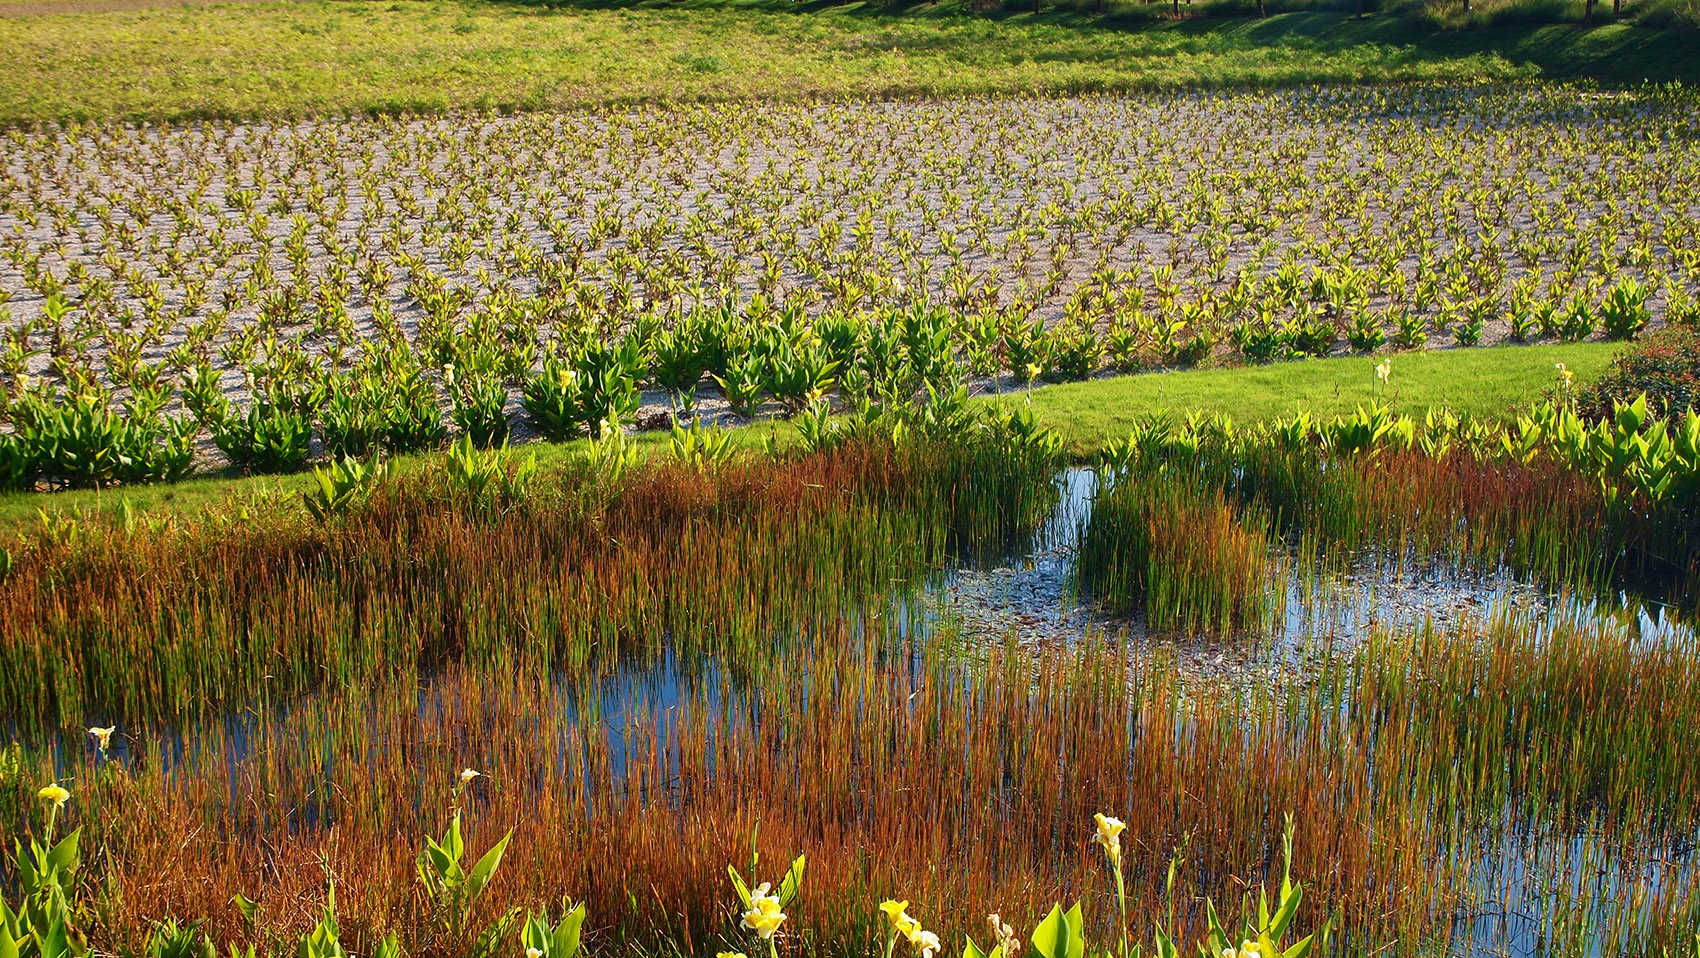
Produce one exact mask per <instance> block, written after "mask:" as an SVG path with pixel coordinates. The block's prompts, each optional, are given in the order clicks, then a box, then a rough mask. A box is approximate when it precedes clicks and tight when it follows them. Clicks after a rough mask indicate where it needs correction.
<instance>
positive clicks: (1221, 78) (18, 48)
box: [0, 0, 1700, 124]
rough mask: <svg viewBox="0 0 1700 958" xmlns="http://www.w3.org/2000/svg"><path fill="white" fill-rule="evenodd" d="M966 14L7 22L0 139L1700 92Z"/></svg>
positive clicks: (1527, 50) (736, 10) (1262, 34)
mask: <svg viewBox="0 0 1700 958" xmlns="http://www.w3.org/2000/svg"><path fill="white" fill-rule="evenodd" d="M954 2H955V0H952V3H951V4H945V5H941V6H938V7H931V6H922V7H918V8H914V9H912V10H909V12H888V11H886V10H885V8H869V7H866V6H864V5H863V4H860V3H852V4H847V5H844V6H825V5H820V4H817V3H812V2H811V3H799V4H787V3H773V2H772V0H749V2H739V0H730V2H719V3H711V4H709V5H707V6H704V5H701V4H700V3H696V2H692V0H685V2H683V3H666V4H662V3H659V2H654V0H645V2H638V3H633V4H628V5H623V6H614V7H598V8H591V7H562V6H555V5H552V4H542V3H539V4H514V3H492V2H485V0H460V2H457V0H399V2H372V0H309V2H303V3H290V4H261V5H222V6H210V7H207V6H202V7H175V8H163V9H148V10H139V11H127V12H111V11H107V12H98V13H67V14H42V15H34V16H25V17H16V18H11V19H0V31H3V33H4V35H5V36H6V42H5V43H0V123H5V124H19V123H31V122H36V121H44V120H63V119H85V120H86V119H112V118H118V119H125V120H174V119H190V118H208V117H255V116H293V115H305V114H321V115H323V114H332V115H335V114H342V113H349V112H440V111H443V110H449V109H464V108H471V109H495V110H513V109H536V108H562V107H578V106H589V105H598V104H609V103H628V102H636V101H652V100H702V99H716V100H724V99H735V98H745V97H768V96H802V97H810V96H836V95H845V94H849V95H873V96H895V95H906V94H960V93H1017V92H1040V93H1044V92H1069V91H1086V90H1130V89H1148V88H1158V87H1170V86H1177V85H1182V84H1208V85H1227V84H1285V83H1301V82H1312V81H1392V80H1420V79H1445V80H1456V81H1473V80H1482V79H1495V78H1507V77H1517V76H1531V75H1537V74H1554V75H1575V74H1582V75H1594V76H1601V77H1604V78H1608V79H1610V78H1618V79H1639V78H1640V77H1641V76H1642V75H1645V74H1652V75H1654V76H1656V77H1662V78H1676V77H1684V78H1689V79H1694V78H1700V65H1697V64H1700V54H1697V53H1696V52H1695V50H1694V47H1695V46H1696V45H1695V44H1693V43H1692V38H1690V37H1687V36H1685V35H1682V34H1678V33H1667V32H1664V31H1652V30H1640V29H1636V28H1631V27H1626V26H1612V27H1602V28H1600V29H1597V30H1593V31H1582V30H1578V29H1575V28H1572V27H1549V28H1517V29H1508V28H1497V29H1484V30H1476V31H1469V32H1467V33H1459V34H1439V33H1431V32H1428V31H1424V30H1420V29H1418V28H1416V27H1413V26H1410V25H1408V24H1406V23H1404V22H1403V21H1400V20H1397V19H1395V18H1391V17H1371V18H1368V19H1365V20H1361V21H1356V20H1352V19H1349V18H1347V17H1345V16H1343V15H1339V14H1328V13H1292V14H1284V15H1279V16H1275V17H1271V18H1269V19H1268V20H1256V19H1243V18H1241V19H1232V18H1229V19H1211V20H1200V21H1188V22H1178V23H1175V22H1156V23H1154V22H1148V21H1138V20H1133V19H1126V18H1124V19H1117V18H1108V19H1101V20H1095V19H1091V18H1086V17H1082V16H1079V15H1077V14H1069V13H1047V14H1044V15H1040V16H1034V15H1032V14H1014V15H1007V16H1003V17H998V18H992V17H987V16H982V15H977V14H969V13H966V12H965V11H964V10H963V9H962V8H961V7H959V6H955V5H953V4H954ZM0 6H3V4H0ZM905 9H908V8H905Z"/></svg>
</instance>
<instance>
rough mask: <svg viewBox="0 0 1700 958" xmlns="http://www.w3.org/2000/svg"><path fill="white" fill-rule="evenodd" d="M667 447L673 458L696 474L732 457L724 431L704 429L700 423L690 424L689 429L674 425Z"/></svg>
mask: <svg viewBox="0 0 1700 958" xmlns="http://www.w3.org/2000/svg"><path fill="white" fill-rule="evenodd" d="M669 445H670V446H671V447H672V452H673V458H675V459H677V460H679V462H681V463H683V464H684V465H686V466H688V467H690V468H692V469H695V470H697V471H698V472H701V471H703V470H707V469H713V468H714V467H716V466H718V465H719V464H720V463H722V462H725V461H726V460H727V459H728V458H730V457H731V455H732V439H731V437H730V436H728V435H726V431H725V430H723V429H720V428H719V427H715V428H712V429H705V428H703V425H702V423H701V422H700V421H698V422H693V423H691V427H690V428H689V429H685V428H682V427H680V426H678V425H674V426H673V437H672V440H671V441H670V443H669Z"/></svg>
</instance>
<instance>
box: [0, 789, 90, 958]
mask: <svg viewBox="0 0 1700 958" xmlns="http://www.w3.org/2000/svg"><path fill="white" fill-rule="evenodd" d="M36 797H37V798H38V799H39V800H40V801H41V803H42V804H43V805H44V806H45V807H46V808H47V826H46V828H45V830H44V831H43V837H41V838H35V837H33V836H32V837H31V838H30V840H29V845H28V847H27V848H26V847H25V845H24V843H23V842H22V840H17V841H14V843H13V850H14V855H13V867H12V873H13V880H14V881H15V882H16V888H17V892H18V894H19V896H20V897H19V903H18V907H17V908H15V909H14V908H12V907H11V906H10V905H8V904H7V903H6V902H5V901H4V900H0V954H5V955H8V956H13V955H16V956H18V958H82V956H84V955H87V954H88V953H89V951H90V949H89V945H88V941H87V939H86V938H85V937H84V935H83V932H82V931H81V930H80V928H79V927H78V925H77V923H76V921H75V908H74V906H75V904H76V903H75V902H74V900H73V899H72V897H71V895H72V893H73V891H74V889H75V882H76V875H77V871H78V869H80V868H81V867H82V855H81V853H80V852H79V850H78V840H79V839H80V838H81V837H82V829H81V828H77V829H73V830H72V831H71V833H70V834H68V835H66V836H65V837H64V838H61V839H59V840H58V841H57V842H55V841H54V834H53V833H54V826H55V825H56V824H57V823H58V820H59V812H60V811H61V810H62V809H63V808H64V807H65V803H66V801H67V800H69V799H70V797H71V793H70V792H69V791H67V790H66V789H65V788H64V787H63V786H61V785H59V784H58V783H54V784H51V785H47V786H45V787H43V788H42V789H41V790H40V791H38V792H37V793H36Z"/></svg>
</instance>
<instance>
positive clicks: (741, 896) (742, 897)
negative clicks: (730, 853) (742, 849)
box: [726, 865, 750, 911]
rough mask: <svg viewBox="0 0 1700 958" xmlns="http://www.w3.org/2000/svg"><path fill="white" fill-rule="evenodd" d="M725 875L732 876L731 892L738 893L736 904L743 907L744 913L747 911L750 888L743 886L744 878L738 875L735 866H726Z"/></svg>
mask: <svg viewBox="0 0 1700 958" xmlns="http://www.w3.org/2000/svg"><path fill="white" fill-rule="evenodd" d="M726 874H728V875H731V876H732V890H733V891H735V892H737V893H738V902H739V903H740V904H741V905H743V906H744V910H745V911H749V910H750V886H748V885H746V884H744V876H742V875H740V874H738V868H737V866H735V865H727V866H726Z"/></svg>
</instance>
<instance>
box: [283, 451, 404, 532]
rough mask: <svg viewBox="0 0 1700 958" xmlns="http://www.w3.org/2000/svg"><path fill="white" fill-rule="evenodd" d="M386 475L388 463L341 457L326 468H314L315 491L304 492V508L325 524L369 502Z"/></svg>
mask: <svg viewBox="0 0 1700 958" xmlns="http://www.w3.org/2000/svg"><path fill="white" fill-rule="evenodd" d="M388 474H389V463H387V462H382V461H379V460H377V459H373V460H371V461H368V462H361V461H360V460H358V459H354V458H352V457H349V456H343V457H341V458H339V459H336V460H334V461H332V462H331V464H330V466H329V468H319V467H317V466H315V467H314V468H313V482H314V485H315V488H314V489H313V490H312V491H311V492H307V493H303V494H302V496H301V499H302V502H303V504H304V505H306V507H307V514H308V515H310V516H312V517H313V518H314V520H316V521H317V522H318V523H319V524H320V525H325V524H327V523H330V522H332V521H334V520H336V519H339V518H341V517H343V516H345V515H347V514H348V513H349V512H351V511H353V510H354V509H355V508H357V507H359V506H360V505H361V504H363V503H365V502H366V500H367V499H370V498H371V496H372V493H373V492H374V491H375V490H376V489H377V487H378V485H379V484H380V483H381V482H383V480H384V477H385V476H387V475H388Z"/></svg>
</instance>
